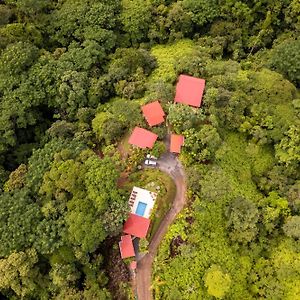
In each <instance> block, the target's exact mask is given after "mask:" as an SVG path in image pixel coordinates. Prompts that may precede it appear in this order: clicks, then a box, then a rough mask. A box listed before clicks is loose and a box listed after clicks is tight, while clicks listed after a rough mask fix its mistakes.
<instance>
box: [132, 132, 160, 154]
mask: <svg viewBox="0 0 300 300" xmlns="http://www.w3.org/2000/svg"><path fill="white" fill-rule="evenodd" d="M156 140H157V134H155V133H153V132H151V131H149V130H146V129H144V128H140V127H135V128H134V130H133V132H132V134H131V136H130V138H129V140H128V143H129V144H131V145H135V146H138V147H140V148H143V149H145V148H150V149H151V148H153V146H154V143H155V141H156Z"/></svg>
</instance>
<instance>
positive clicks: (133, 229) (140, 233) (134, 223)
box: [123, 214, 150, 238]
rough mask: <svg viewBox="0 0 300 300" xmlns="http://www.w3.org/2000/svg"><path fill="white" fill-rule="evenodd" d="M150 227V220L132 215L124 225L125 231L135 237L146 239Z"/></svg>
mask: <svg viewBox="0 0 300 300" xmlns="http://www.w3.org/2000/svg"><path fill="white" fill-rule="evenodd" d="M149 225H150V219H147V218H144V217H141V216H138V215H135V214H130V215H129V218H128V219H127V221H126V222H125V224H124V227H123V231H124V232H125V233H127V234H131V235H133V236H136V237H139V238H144V237H146V235H147V232H148V229H149Z"/></svg>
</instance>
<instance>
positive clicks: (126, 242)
mask: <svg viewBox="0 0 300 300" xmlns="http://www.w3.org/2000/svg"><path fill="white" fill-rule="evenodd" d="M119 248H120V252H121V257H122V258H123V259H124V258H127V257H132V256H135V253H134V248H133V243H132V239H131V236H130V235H123V236H122V237H121V242H119Z"/></svg>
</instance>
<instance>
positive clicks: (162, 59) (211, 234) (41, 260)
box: [0, 0, 300, 300]
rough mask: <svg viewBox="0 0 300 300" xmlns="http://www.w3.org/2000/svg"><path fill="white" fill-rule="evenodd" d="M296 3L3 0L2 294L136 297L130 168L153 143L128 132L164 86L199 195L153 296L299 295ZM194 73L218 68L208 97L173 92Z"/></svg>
mask: <svg viewBox="0 0 300 300" xmlns="http://www.w3.org/2000/svg"><path fill="white" fill-rule="evenodd" d="M299 16H300V6H299V1H297V0H284V1H281V0H274V1H270V0H257V1H246V0H240V1H231V0H201V1H196V0H182V1H175V0H146V1H144V0H143V1H142V0H118V1H112V0H102V1H100V0H62V1H51V0H47V1H43V0H4V1H0V216H1V218H0V240H1V245H0V298H5V299H89V300H90V299H112V298H116V299H122V297H123V298H125V299H126V291H124V288H122V287H124V282H127V281H128V274H127V273H126V271H124V270H126V269H125V267H124V264H123V262H122V261H121V260H120V257H119V256H118V254H117V253H118V250H117V249H115V248H114V247H111V245H112V242H111V241H114V238H115V237H116V236H118V235H119V234H120V232H121V228H122V223H123V221H124V219H126V216H127V212H128V210H129V209H128V207H127V198H128V192H127V191H126V190H125V189H123V188H122V187H121V186H120V184H119V179H120V177H121V178H122V176H123V175H124V172H125V173H126V172H127V173H134V171H135V170H136V167H137V166H138V164H139V163H140V161H141V159H142V158H143V156H144V154H145V153H144V151H138V150H136V149H129V153H130V155H129V156H128V157H123V156H122V155H123V154H124V153H123V152H126V151H127V150H126V151H125V150H124V149H122V142H121V141H123V140H124V136H126V134H128V132H130V130H131V129H132V128H133V127H134V126H136V125H139V126H142V127H145V128H147V125H146V123H145V120H144V119H143V118H142V116H141V113H140V105H141V104H144V103H147V102H150V101H152V100H157V99H159V100H160V101H161V103H162V105H163V107H164V109H165V111H166V112H168V117H167V122H168V124H169V126H170V128H171V129H172V130H173V131H174V132H176V133H180V134H183V135H184V136H185V146H184V147H183V151H182V154H181V155H180V159H181V160H182V162H183V163H184V165H185V167H186V172H187V175H188V182H189V192H188V195H189V206H188V208H187V209H186V211H185V212H184V213H183V214H182V215H181V216H180V217H179V218H178V220H177V221H176V223H175V224H174V225H173V226H172V227H171V228H170V230H169V232H168V234H167V236H166V238H165V240H164V242H163V244H162V245H161V247H160V250H159V254H158V257H157V261H156V263H155V269H154V274H153V288H154V294H155V298H156V299H176V300H177V299H189V300H190V299H200V298H201V299H213V297H215V298H219V299H221V298H224V299H257V298H266V299H297V298H299V297H300V289H299V286H300V284H299V282H300V274H299V270H300V246H299V238H300V229H299V228H300V220H299V218H300V179H299V178H300V176H299V175H300V169H299V165H300V164H299V163H300V132H299V128H300V121H299V120H300V96H299V91H298V89H299V87H300V58H299V53H300V44H299V30H300V17H299ZM181 73H184V74H188V75H192V76H197V77H202V78H205V79H206V90H205V94H204V98H203V105H202V107H201V109H198V110H196V109H192V108H189V107H186V106H183V105H174V104H172V102H173V97H174V92H175V83H176V79H177V77H178V75H179V74H181ZM153 131H155V132H156V133H157V134H158V135H159V139H160V141H161V140H162V139H163V138H164V137H165V135H166V128H165V127H164V126H160V127H157V128H154V129H153ZM120 144H121V146H120ZM118 150H119V151H118ZM163 151H164V146H163V145H162V143H161V142H160V143H158V145H157V147H156V148H155V149H153V154H155V155H158V154H160V153H161V152H163ZM119 152H120V153H119ZM179 237H180V238H179ZM174 240H176V241H181V242H180V243H179V244H178V243H174V242H173V241H174ZM174 245H175V246H174ZM108 248H109V249H108ZM110 248H111V249H110ZM112 270H113V271H114V272H115V273H113V274H112ZM118 272H119V273H118ZM124 274H125V275H124Z"/></svg>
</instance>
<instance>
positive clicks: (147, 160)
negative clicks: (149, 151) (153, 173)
mask: <svg viewBox="0 0 300 300" xmlns="http://www.w3.org/2000/svg"><path fill="white" fill-rule="evenodd" d="M145 165H146V166H153V167H155V166H156V165H157V162H156V161H154V160H150V159H146V160H145Z"/></svg>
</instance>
